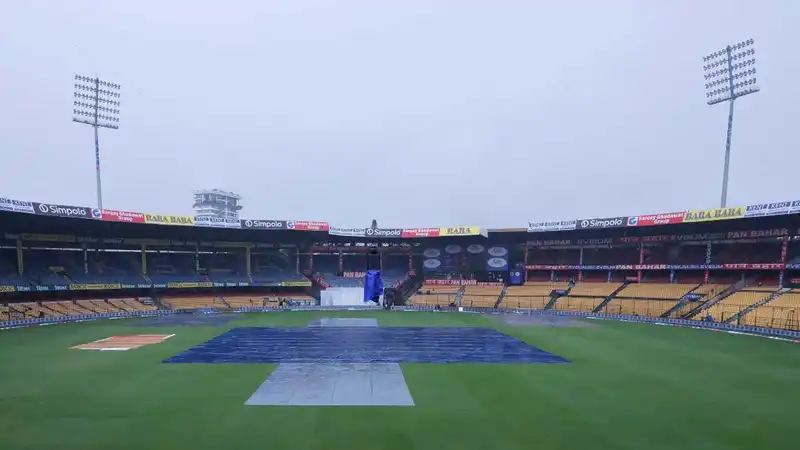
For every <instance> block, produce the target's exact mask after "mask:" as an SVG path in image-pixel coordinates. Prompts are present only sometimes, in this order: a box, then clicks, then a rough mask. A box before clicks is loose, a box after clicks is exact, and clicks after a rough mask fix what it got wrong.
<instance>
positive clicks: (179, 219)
mask: <svg viewBox="0 0 800 450" xmlns="http://www.w3.org/2000/svg"><path fill="white" fill-rule="evenodd" d="M144 223H155V224H159V225H181V226H187V227H193V226H194V217H192V216H168V215H164V214H147V213H145V214H144Z"/></svg>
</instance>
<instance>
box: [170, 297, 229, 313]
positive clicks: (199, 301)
mask: <svg viewBox="0 0 800 450" xmlns="http://www.w3.org/2000/svg"><path fill="white" fill-rule="evenodd" d="M161 301H162V303H164V305H166V306H167V307H169V308H170V309H177V310H183V309H225V308H228V305H227V304H226V303H225V302H224V301H223V300H222V299H221V298H220V297H217V296H207V295H205V296H189V297H164V298H162V299H161Z"/></svg>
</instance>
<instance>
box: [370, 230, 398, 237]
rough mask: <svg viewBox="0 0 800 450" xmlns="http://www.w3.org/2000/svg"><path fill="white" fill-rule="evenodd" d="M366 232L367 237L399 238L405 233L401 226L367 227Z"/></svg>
mask: <svg viewBox="0 0 800 450" xmlns="http://www.w3.org/2000/svg"><path fill="white" fill-rule="evenodd" d="M364 232H365V233H366V235H367V237H374V238H399V237H401V236H402V235H403V230H402V229H400V228H367V229H366V230H364Z"/></svg>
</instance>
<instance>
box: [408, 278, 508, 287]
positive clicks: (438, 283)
mask: <svg viewBox="0 0 800 450" xmlns="http://www.w3.org/2000/svg"><path fill="white" fill-rule="evenodd" d="M425 284H427V285H429V286H502V285H503V283H492V282H478V281H476V280H425ZM423 289H425V287H424V286H423Z"/></svg>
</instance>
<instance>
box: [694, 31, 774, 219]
mask: <svg viewBox="0 0 800 450" xmlns="http://www.w3.org/2000/svg"><path fill="white" fill-rule="evenodd" d="M753 42H754V41H753V39H748V40H746V41H743V42H740V43H738V44H735V45H728V46H726V47H725V48H723V49H721V50H718V51H716V52H714V53H712V54H710V55H708V56H704V57H703V62H704V63H705V65H704V66H703V70H704V71H705V79H706V103H707V104H708V105H716V104H717V103H722V102H728V136H727V139H726V141H725V167H724V169H723V172H722V198H721V199H720V207H723V208H724V207H725V206H726V205H727V203H728V169H729V166H730V160H731V135H732V133H733V103H734V101H735V100H736V99H737V98H739V97H744V96H745V95H748V94H753V93H755V92H758V91H759V90H760V89H759V87H758V86H756V77H755V74H756V68H755V64H756V59H755V53H756V51H755V49H753Z"/></svg>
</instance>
